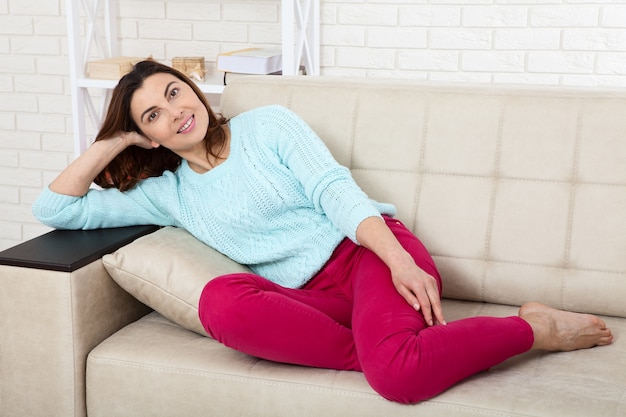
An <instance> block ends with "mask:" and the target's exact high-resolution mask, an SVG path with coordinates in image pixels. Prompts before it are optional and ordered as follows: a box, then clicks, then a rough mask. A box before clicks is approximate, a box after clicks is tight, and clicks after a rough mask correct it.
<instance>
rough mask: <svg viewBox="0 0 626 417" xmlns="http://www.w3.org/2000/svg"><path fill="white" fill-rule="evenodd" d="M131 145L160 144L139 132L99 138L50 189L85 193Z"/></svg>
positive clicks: (77, 195) (147, 145) (67, 192)
mask: <svg viewBox="0 0 626 417" xmlns="http://www.w3.org/2000/svg"><path fill="white" fill-rule="evenodd" d="M131 145H136V146H140V147H142V148H145V149H151V148H154V147H155V146H158V145H156V144H155V143H154V142H152V141H151V140H149V139H148V138H146V137H145V136H143V135H140V134H139V133H137V132H126V133H124V132H120V133H119V134H117V135H116V136H114V137H112V138H110V139H103V140H98V141H96V142H94V143H93V145H91V146H90V147H89V148H87V150H86V151H85V152H84V153H83V154H82V155H80V156H79V157H78V158H77V159H75V160H74V161H73V162H72V163H71V164H70V165H69V166H68V167H67V168H65V169H64V170H63V171H62V172H61V174H59V176H58V177H56V179H55V180H54V181H52V183H50V190H52V191H54V192H56V193H59V194H65V195H71V196H76V197H80V196H83V195H85V194H86V193H87V191H88V190H89V187H90V186H91V183H92V182H93V180H94V179H95V178H96V176H97V175H98V174H99V173H100V172H101V171H102V170H103V169H104V168H105V167H106V166H107V165H108V164H109V162H111V161H112V160H113V158H115V157H116V156H117V155H119V154H120V152H122V151H123V150H124V149H126V148H127V147H129V146H131Z"/></svg>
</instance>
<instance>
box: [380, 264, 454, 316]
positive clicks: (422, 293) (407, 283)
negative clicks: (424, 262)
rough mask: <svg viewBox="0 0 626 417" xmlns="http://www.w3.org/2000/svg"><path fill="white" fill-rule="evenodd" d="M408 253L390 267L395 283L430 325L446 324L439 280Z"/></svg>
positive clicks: (403, 295)
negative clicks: (417, 263) (438, 284)
mask: <svg viewBox="0 0 626 417" xmlns="http://www.w3.org/2000/svg"><path fill="white" fill-rule="evenodd" d="M406 255H407V257H406V259H402V260H399V261H394V262H393V264H392V265H391V267H390V269H391V277H392V281H393V285H394V286H395V287H396V290H397V291H398V293H399V294H400V295H401V296H402V297H403V298H404V299H405V300H406V302H407V303H409V305H411V306H413V308H414V309H415V310H417V311H421V312H422V314H423V315H424V319H425V320H426V323H427V324H428V325H429V326H433V325H435V324H446V321H445V319H444V317H443V309H442V307H441V298H440V295H439V288H438V286H437V281H436V280H435V278H434V277H433V276H432V275H430V274H428V273H426V272H425V271H424V270H423V269H421V268H420V267H419V266H417V265H416V264H415V262H414V261H413V258H411V257H410V255H409V254H408V253H407V254H406Z"/></svg>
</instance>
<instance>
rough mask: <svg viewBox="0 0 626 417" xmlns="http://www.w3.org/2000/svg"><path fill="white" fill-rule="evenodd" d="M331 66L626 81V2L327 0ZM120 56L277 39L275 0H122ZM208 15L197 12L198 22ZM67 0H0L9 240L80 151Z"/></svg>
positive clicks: (528, 79)
mask: <svg viewBox="0 0 626 417" xmlns="http://www.w3.org/2000/svg"><path fill="white" fill-rule="evenodd" d="M321 10H322V28H321V43H322V45H321V53H322V74H323V75H333V76H337V75H338V76H359V77H402V78H415V79H427V80H437V81H441V80H446V81H463V82H488V83H525V84H546V85H572V86H613V87H624V86H626V2H621V1H606V2H602V1H594V0H587V1H585V0H567V1H561V0H526V1H524V0H493V1H492V0H465V1H463V0H456V1H455V0H369V1H368V0H321ZM118 13H119V15H120V16H121V17H123V18H121V19H120V20H119V22H118V34H119V37H120V48H121V53H122V54H125V55H138V56H144V55H150V54H151V55H153V56H154V57H155V58H156V59H159V60H169V59H171V58H172V57H174V56H185V55H202V56H205V57H207V59H208V60H211V59H213V57H215V55H216V54H217V53H218V52H219V51H221V50H229V49H235V48H238V47H241V46H248V45H250V44H251V43H257V44H259V45H278V44H280V23H279V22H280V2H279V1H278V0H273V1H269V0H249V1H243V0H228V1H223V2H220V1H213V0H205V1H201V0H195V1H194V0H185V1H183V0H169V1H164V0H160V1H159V0H151V1H142V0H119V5H118ZM200 18H201V19H202V20H199V19H200ZM68 72H69V71H68V58H67V38H66V21H65V0H31V1H28V2H26V1H23V0H0V250H1V249H4V248H7V247H10V246H13V245H15V244H17V243H19V242H21V241H23V240H26V239H29V238H31V237H34V236H37V235H39V234H41V233H44V232H46V231H47V230H49V229H47V228H46V227H44V226H42V225H40V224H38V222H37V221H36V220H35V219H34V218H33V217H32V215H31V214H30V205H31V203H32V201H33V199H34V198H35V197H36V195H37V194H38V193H39V192H40V190H41V189H42V187H44V186H45V185H47V184H48V183H49V182H50V181H51V180H52V179H53V178H54V177H55V176H56V175H57V174H58V173H59V172H60V171H61V170H62V169H63V168H64V167H65V166H66V165H67V164H68V163H69V162H70V161H71V160H72V158H73V142H72V140H73V139H72V132H71V109H70V96H69V79H68Z"/></svg>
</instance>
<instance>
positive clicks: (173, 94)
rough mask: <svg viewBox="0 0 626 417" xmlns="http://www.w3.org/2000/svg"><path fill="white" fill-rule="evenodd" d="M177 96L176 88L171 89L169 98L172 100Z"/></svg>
mask: <svg viewBox="0 0 626 417" xmlns="http://www.w3.org/2000/svg"><path fill="white" fill-rule="evenodd" d="M177 95H178V88H172V90H171V91H170V97H171V98H174V97H176V96H177Z"/></svg>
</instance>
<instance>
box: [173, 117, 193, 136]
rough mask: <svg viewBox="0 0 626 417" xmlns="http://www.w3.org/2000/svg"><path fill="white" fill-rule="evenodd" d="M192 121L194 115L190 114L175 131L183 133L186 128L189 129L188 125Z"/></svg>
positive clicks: (189, 125)
mask: <svg viewBox="0 0 626 417" xmlns="http://www.w3.org/2000/svg"><path fill="white" fill-rule="evenodd" d="M193 121H194V116H191V117H190V118H189V119H187V121H186V122H185V124H184V125H182V126H181V127H180V129H178V131H177V132H176V133H184V132H185V131H186V130H187V129H189V127H191V125H192V123H193Z"/></svg>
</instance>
